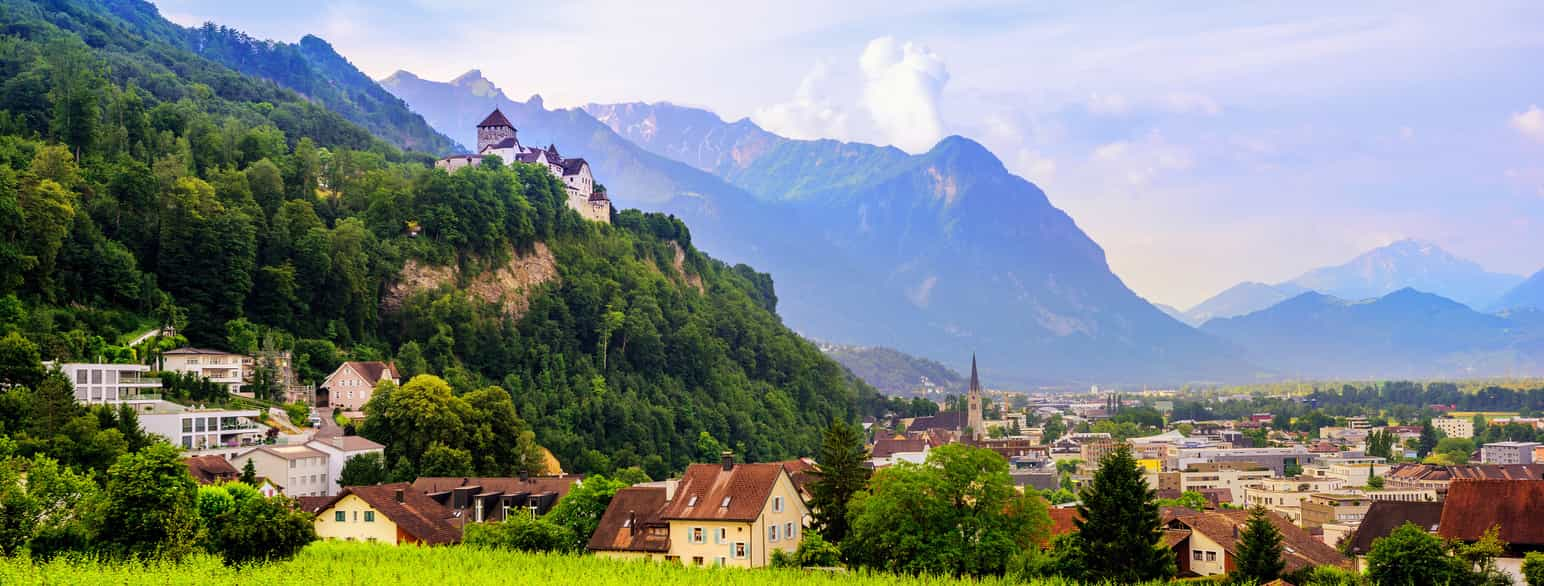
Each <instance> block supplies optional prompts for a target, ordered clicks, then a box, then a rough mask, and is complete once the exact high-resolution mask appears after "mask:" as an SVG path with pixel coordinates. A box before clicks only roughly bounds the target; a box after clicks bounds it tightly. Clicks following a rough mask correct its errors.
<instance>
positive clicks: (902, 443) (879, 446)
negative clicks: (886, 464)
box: [873, 437, 927, 458]
mask: <svg viewBox="0 0 1544 586" xmlns="http://www.w3.org/2000/svg"><path fill="white" fill-rule="evenodd" d="M926 448H927V440H923V439H901V438H893V437H882V438H879V439H876V440H874V449H873V454H874V456H873V457H875V458H889V457H890V456H893V455H895V454H897V453H900V452H921V451H922V450H924V449H926Z"/></svg>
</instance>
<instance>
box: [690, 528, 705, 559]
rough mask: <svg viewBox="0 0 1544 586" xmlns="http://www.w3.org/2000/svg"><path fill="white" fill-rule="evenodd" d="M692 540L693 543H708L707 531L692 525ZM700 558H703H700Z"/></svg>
mask: <svg viewBox="0 0 1544 586" xmlns="http://www.w3.org/2000/svg"><path fill="white" fill-rule="evenodd" d="M691 542H692V543H707V542H708V536H707V533H705V532H703V530H702V528H701V527H692V535H691ZM698 559H701V558H698Z"/></svg>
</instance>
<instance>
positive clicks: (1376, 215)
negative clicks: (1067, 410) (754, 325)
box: [156, 0, 1544, 309]
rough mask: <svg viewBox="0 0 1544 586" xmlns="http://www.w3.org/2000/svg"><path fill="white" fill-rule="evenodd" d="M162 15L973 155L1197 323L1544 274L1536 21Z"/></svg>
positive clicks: (1450, 14) (368, 9)
mask: <svg viewBox="0 0 1544 586" xmlns="http://www.w3.org/2000/svg"><path fill="white" fill-rule="evenodd" d="M156 4H157V6H158V7H159V8H160V9H161V11H162V13H163V14H164V15H166V16H167V17H168V18H170V19H172V20H173V21H176V22H179V23H181V24H184V25H190V26H191V25H196V24H199V23H202V22H205V21H213V22H216V23H219V24H224V25H228V26H232V27H235V28H238V29H242V30H244V31H246V32H248V33H250V34H252V35H253V36H257V37H262V38H269V39H274V40H279V41H287V42H294V41H297V40H298V39H299V38H300V37H301V36H303V35H306V34H315V35H317V36H320V37H322V38H324V39H326V40H327V41H329V42H331V43H332V44H333V46H334V47H335V48H336V49H337V50H338V52H339V53H341V54H343V55H344V56H345V57H347V58H349V59H350V60H351V61H352V62H353V63H354V64H355V65H356V66H357V67H359V68H360V69H361V70H363V71H364V72H365V73H367V74H369V75H371V76H372V77H376V78H382V77H385V76H387V75H390V74H391V73H392V72H394V71H396V70H398V69H403V70H407V71H411V72H413V73H415V74H417V75H419V76H420V77H423V78H425V79H436V80H448V79H450V78H453V77H455V76H457V75H459V74H461V73H463V72H465V71H467V70H469V69H480V70H481V71H482V72H483V74H484V76H486V77H487V78H488V79H490V80H492V81H493V82H494V83H495V84H497V85H498V86H499V87H501V88H503V89H504V91H505V92H506V93H507V94H509V95H510V97H511V98H514V99H517V100H523V99H525V98H526V97H528V96H530V95H531V94H540V95H541V96H542V97H543V98H544V100H545V101H546V104H547V105H548V107H571V106H578V105H582V104H585V103H589V102H600V103H608V102H625V101H648V102H653V101H671V102H675V103H678V104H685V105H692V106H699V107H704V108H707V109H710V110H713V111H715V112H717V113H718V114H719V115H720V116H722V117H723V118H725V119H726V120H736V119H739V118H743V117H750V118H751V119H752V120H753V121H755V122H757V123H758V124H760V125H761V126H763V127H765V128H766V129H768V130H771V131H773V132H776V133H779V134H783V135H785V136H790V137H795V138H835V139H840V140H850V141H861V142H869V143H876V144H893V145H895V146H898V147H900V148H902V149H904V150H907V151H909V152H923V151H926V150H927V149H928V148H930V147H931V146H932V145H933V144H935V143H936V142H937V141H938V140H939V139H941V138H943V137H945V136H948V135H951V134H959V135H963V136H967V137H970V138H973V139H976V140H977V141H980V142H981V143H982V144H985V145H986V146H987V147H988V148H990V149H991V150H992V151H993V152H994V153H996V154H997V155H998V157H999V158H1001V159H1002V160H1003V163H1004V164H1005V165H1006V166H1007V167H1008V168H1009V169H1010V170H1012V171H1013V172H1015V173H1017V174H1019V175H1021V176H1023V177H1025V178H1026V179H1029V180H1030V181H1033V182H1035V183H1036V184H1037V185H1039V186H1040V187H1041V188H1043V189H1044V190H1045V191H1046V194H1047V196H1048V197H1049V198H1050V200H1051V202H1052V203H1053V204H1054V205H1056V206H1057V207H1059V208H1061V209H1063V210H1065V211H1066V212H1067V213H1068V214H1070V215H1071V216H1072V218H1073V219H1074V220H1075V221H1077V223H1078V225H1079V226H1080V227H1081V228H1083V230H1085V231H1086V232H1087V233H1088V234H1089V235H1090V236H1091V237H1092V238H1093V239H1094V240H1095V241H1097V242H1098V243H1099V244H1100V245H1101V246H1103V247H1104V249H1105V251H1106V254H1107V257H1108V259H1109V262H1110V265H1111V268H1112V269H1113V270H1114V271H1115V273H1116V274H1117V275H1119V276H1120V277H1121V278H1122V279H1123V280H1124V281H1125V282H1126V284H1127V285H1128V286H1130V287H1131V288H1132V289H1133V290H1134V291H1136V292H1137V293H1138V294H1141V295H1143V296H1144V297H1147V298H1148V299H1150V300H1152V301H1156V302H1160V303H1166V304H1169V305H1173V306H1177V307H1180V308H1182V309H1183V308H1187V307H1189V306H1191V305H1194V304H1195V303H1198V302H1200V301H1202V300H1203V299H1205V298H1207V297H1209V296H1210V295H1212V294H1214V293H1216V292H1218V291H1221V290H1222V289H1225V288H1227V287H1229V286H1231V285H1233V284H1235V283H1237V282H1240V281H1246V280H1248V281H1262V282H1279V281H1285V280H1288V279H1291V278H1292V277H1295V276H1297V275H1298V274H1300V273H1302V272H1304V271H1307V270H1309V269H1312V268H1315V267H1319V266H1324V265H1330V264H1339V263H1342V262H1345V261H1347V260H1349V259H1351V258H1352V257H1354V256H1356V255H1357V254H1359V253H1361V252H1363V251H1366V250H1368V249H1371V248H1374V247H1377V246H1381V245H1384V244H1388V243H1390V242H1393V241H1395V240H1399V239H1402V238H1418V239H1422V240H1429V241H1432V242H1435V243H1437V244H1438V245H1440V246H1441V247H1443V248H1445V249H1447V250H1448V251H1450V252H1452V253H1454V254H1457V255H1459V256H1462V257H1465V258H1469V259H1472V260H1475V261H1477V262H1479V263H1480V264H1481V265H1483V266H1484V267H1485V268H1487V269H1490V270H1493V271H1498V272H1509V273H1515V274H1519V275H1528V274H1531V273H1533V272H1535V271H1538V270H1540V269H1541V268H1544V75H1539V71H1541V69H1544V35H1539V34H1537V31H1538V30H1539V29H1540V28H1541V25H1544V5H1539V4H1537V3H1529V2H1505V1H1497V2H1479V3H1411V2H1359V3H1328V2H1325V3H1319V2H1309V3H1303V2H1290V3H1288V2H1279V3H1277V2H1255V3H1171V4H1169V5H1166V6H1155V5H1154V3H1131V4H1127V3H1114V2H1099V3H1092V2H996V1H991V0H963V1H960V2H943V3H940V2H936V1H929V2H912V1H909V0H896V1H888V2H867V1H853V2H826V1H822V2H811V1H805V0H785V1H780V2H771V3H762V4H753V3H748V2H669V1H655V2H625V1H619V2H612V1H598V0H569V1H567V2H563V3H560V4H552V3H534V2H508V1H497V2H495V1H486V0H460V1H458V2H439V1H437V0H395V1H389V0H377V1H373V2H361V1H355V0H304V1H302V0H269V1H267V2H262V3H251V2H228V1H225V0H164V1H160V2H156Z"/></svg>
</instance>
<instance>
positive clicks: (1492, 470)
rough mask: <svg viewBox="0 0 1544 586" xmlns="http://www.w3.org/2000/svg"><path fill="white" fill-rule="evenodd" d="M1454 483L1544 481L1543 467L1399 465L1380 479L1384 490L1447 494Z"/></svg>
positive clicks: (1517, 465) (1541, 465) (1528, 465)
mask: <svg viewBox="0 0 1544 586" xmlns="http://www.w3.org/2000/svg"><path fill="white" fill-rule="evenodd" d="M1456 480H1544V464H1508V465H1505V466H1503V465H1499V464H1478V465H1465V466H1441V465H1437V464H1400V465H1399V466H1396V467H1395V468H1394V469H1393V470H1390V471H1389V473H1388V475H1387V476H1385V477H1384V479H1383V486H1384V488H1389V489H1394V488H1430V489H1432V490H1435V491H1437V494H1439V495H1441V494H1446V493H1447V491H1448V486H1449V485H1450V484H1452V483H1453V482H1454V481H1456Z"/></svg>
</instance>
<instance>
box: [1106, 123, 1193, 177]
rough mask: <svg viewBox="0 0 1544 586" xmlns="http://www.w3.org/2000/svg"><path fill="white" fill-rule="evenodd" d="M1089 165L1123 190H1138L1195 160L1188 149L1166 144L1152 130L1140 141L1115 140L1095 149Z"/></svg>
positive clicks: (1161, 136) (1189, 164) (1191, 163)
mask: <svg viewBox="0 0 1544 586" xmlns="http://www.w3.org/2000/svg"><path fill="white" fill-rule="evenodd" d="M1089 164H1090V165H1091V166H1092V167H1093V168H1094V169H1096V170H1098V171H1099V174H1101V175H1103V176H1106V177H1118V178H1120V179H1121V180H1122V181H1123V182H1124V183H1125V185H1126V186H1127V187H1131V188H1140V187H1146V186H1147V185H1149V184H1151V183H1152V182H1153V180H1154V179H1156V178H1158V176H1159V175H1161V174H1163V173H1165V172H1169V171H1184V170H1188V169H1190V168H1191V167H1192V166H1193V165H1194V164H1195V161H1194V159H1193V157H1192V156H1191V153H1190V149H1188V148H1185V147H1183V146H1181V145H1177V144H1174V143H1171V142H1169V141H1168V140H1166V139H1164V137H1163V134H1162V133H1160V132H1158V131H1157V130H1154V131H1151V132H1149V133H1147V135H1146V136H1144V137H1142V138H1141V139H1140V140H1118V141H1115V142H1110V143H1105V144H1102V145H1099V146H1097V147H1095V148H1094V150H1093V152H1092V153H1091V154H1090V155H1089Z"/></svg>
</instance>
